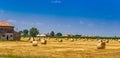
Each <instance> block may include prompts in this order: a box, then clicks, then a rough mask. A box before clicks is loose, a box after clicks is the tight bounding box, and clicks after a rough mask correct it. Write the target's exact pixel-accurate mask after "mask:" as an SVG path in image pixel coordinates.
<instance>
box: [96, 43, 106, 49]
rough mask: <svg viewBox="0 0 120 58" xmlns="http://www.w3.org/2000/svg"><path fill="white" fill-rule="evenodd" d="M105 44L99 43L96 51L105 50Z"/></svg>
mask: <svg viewBox="0 0 120 58" xmlns="http://www.w3.org/2000/svg"><path fill="white" fill-rule="evenodd" d="M105 46H106V43H105V42H100V43H98V44H97V49H105Z"/></svg>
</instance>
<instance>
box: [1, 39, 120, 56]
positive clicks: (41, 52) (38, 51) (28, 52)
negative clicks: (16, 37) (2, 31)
mask: <svg viewBox="0 0 120 58" xmlns="http://www.w3.org/2000/svg"><path fill="white" fill-rule="evenodd" d="M97 43H98V41H97V40H88V41H83V40H77V41H74V42H71V41H70V40H63V42H58V41H57V40H55V39H47V45H42V44H41V43H40V41H38V46H37V47H33V46H32V43H30V42H29V41H27V40H23V39H22V40H21V41H0V58H1V57H2V58H120V43H119V42H118V41H115V40H110V42H109V43H106V49H100V50H98V49H97V48H96V45H97Z"/></svg>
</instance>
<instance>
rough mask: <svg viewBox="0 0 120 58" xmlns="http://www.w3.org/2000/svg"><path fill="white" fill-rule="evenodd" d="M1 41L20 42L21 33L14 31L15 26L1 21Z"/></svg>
mask: <svg viewBox="0 0 120 58" xmlns="http://www.w3.org/2000/svg"><path fill="white" fill-rule="evenodd" d="M0 40H20V33H18V32H16V31H14V26H13V25H11V24H9V23H7V22H3V21H0Z"/></svg>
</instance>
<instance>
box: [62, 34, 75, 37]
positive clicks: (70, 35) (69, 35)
mask: <svg viewBox="0 0 120 58" xmlns="http://www.w3.org/2000/svg"><path fill="white" fill-rule="evenodd" d="M64 36H68V37H72V36H74V35H73V34H65V35H64Z"/></svg>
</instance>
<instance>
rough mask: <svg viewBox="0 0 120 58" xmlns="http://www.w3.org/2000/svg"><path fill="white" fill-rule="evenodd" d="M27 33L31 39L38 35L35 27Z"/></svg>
mask: <svg viewBox="0 0 120 58" xmlns="http://www.w3.org/2000/svg"><path fill="white" fill-rule="evenodd" d="M29 32H30V36H31V37H33V38H34V37H36V35H37V34H39V30H38V29H37V28H35V27H32V28H31V29H30V31H29Z"/></svg>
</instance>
